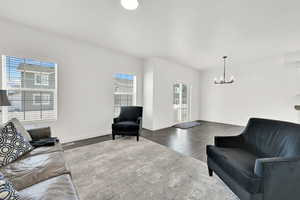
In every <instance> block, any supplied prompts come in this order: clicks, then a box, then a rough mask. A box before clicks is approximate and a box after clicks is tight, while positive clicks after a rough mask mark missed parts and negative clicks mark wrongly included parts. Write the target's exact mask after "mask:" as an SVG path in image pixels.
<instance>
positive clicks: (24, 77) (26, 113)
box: [0, 55, 57, 123]
mask: <svg viewBox="0 0 300 200" xmlns="http://www.w3.org/2000/svg"><path fill="white" fill-rule="evenodd" d="M0 61H1V63H0V66H1V67H2V89H5V90H7V91H8V99H9V101H10V103H11V106H9V107H3V108H2V115H1V117H2V119H1V121H2V122H3V123H4V122H6V121H7V120H9V119H11V118H18V119H19V120H20V121H31V122H32V121H41V120H56V119H57V64H55V63H53V62H42V61H38V60H34V59H26V58H25V59H24V58H18V57H14V56H4V55H3V56H2V57H1V59H0Z"/></svg>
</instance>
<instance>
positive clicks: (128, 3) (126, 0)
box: [121, 0, 139, 10]
mask: <svg viewBox="0 0 300 200" xmlns="http://www.w3.org/2000/svg"><path fill="white" fill-rule="evenodd" d="M121 5H122V6H123V7H124V8H125V9H126V10H135V9H137V8H138V7H139V2H138V0H121Z"/></svg>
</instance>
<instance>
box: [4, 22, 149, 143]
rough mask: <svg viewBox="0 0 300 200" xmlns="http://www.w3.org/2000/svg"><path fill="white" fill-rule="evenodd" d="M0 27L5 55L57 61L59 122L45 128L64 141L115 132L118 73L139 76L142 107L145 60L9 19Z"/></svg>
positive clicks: (139, 93) (138, 99)
mask: <svg viewBox="0 0 300 200" xmlns="http://www.w3.org/2000/svg"><path fill="white" fill-rule="evenodd" d="M0 27H1V37H0V53H1V54H5V55H12V56H18V57H26V58H35V59H40V60H43V61H51V62H56V63H58V67H59V68H58V120H57V121H55V122H52V123H49V124H44V125H51V128H52V131H53V134H54V135H55V136H58V137H59V138H60V139H61V140H62V141H63V142H68V141H72V140H78V139H82V138H88V137H94V136H99V135H104V134H109V133H110V132H111V131H110V129H111V122H112V118H113V95H112V92H113V82H112V76H113V74H114V73H130V74H135V75H136V76H137V85H138V90H137V94H138V95H137V104H139V105H141V104H142V87H143V86H142V85H143V83H142V82H143V80H142V74H143V62H142V60H140V59H138V58H135V57H132V56H127V55H124V54H121V53H116V52H113V51H110V50H108V49H104V48H100V47H98V46H93V45H91V44H88V43H84V42H80V41H75V40H71V39H68V38H65V37H60V36H59V35H55V34H51V33H46V32H42V31H38V30H34V29H31V28H29V27H26V26H23V25H19V24H14V23H11V22H8V21H4V20H0ZM38 126H41V125H38Z"/></svg>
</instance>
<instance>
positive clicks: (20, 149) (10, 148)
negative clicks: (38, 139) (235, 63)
mask: <svg viewBox="0 0 300 200" xmlns="http://www.w3.org/2000/svg"><path fill="white" fill-rule="evenodd" d="M32 149H33V147H32V146H31V145H30V143H29V142H27V141H26V140H25V139H24V137H23V136H22V135H21V134H19V133H18V132H17V130H16V128H15V126H14V124H13V123H12V122H9V123H7V124H6V125H5V126H4V127H3V128H2V129H1V131H0V166H4V165H7V164H8V163H11V162H13V161H15V160H16V159H18V158H19V157H20V156H22V155H23V154H25V153H27V152H29V151H31V150H32Z"/></svg>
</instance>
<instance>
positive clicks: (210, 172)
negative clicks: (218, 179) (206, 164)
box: [208, 168, 214, 176]
mask: <svg viewBox="0 0 300 200" xmlns="http://www.w3.org/2000/svg"><path fill="white" fill-rule="evenodd" d="M213 173H214V171H213V170H212V169H209V168H208V174H209V176H213Z"/></svg>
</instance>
